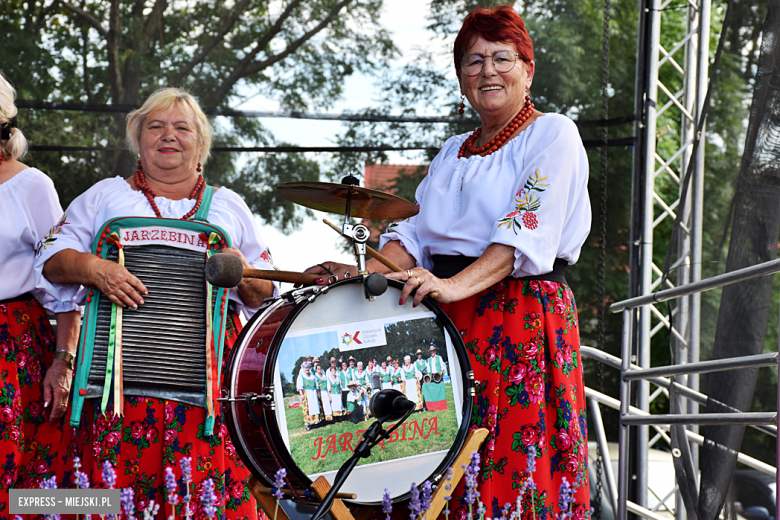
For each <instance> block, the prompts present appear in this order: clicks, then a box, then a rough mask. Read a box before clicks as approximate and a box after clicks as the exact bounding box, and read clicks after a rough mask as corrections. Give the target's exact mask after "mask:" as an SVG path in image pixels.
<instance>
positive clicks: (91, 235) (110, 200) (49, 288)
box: [35, 177, 279, 317]
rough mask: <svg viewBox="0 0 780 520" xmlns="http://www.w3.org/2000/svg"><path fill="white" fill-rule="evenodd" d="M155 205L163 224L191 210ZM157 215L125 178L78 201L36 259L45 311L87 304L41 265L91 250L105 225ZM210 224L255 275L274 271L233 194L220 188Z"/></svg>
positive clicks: (187, 205) (188, 204)
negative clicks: (59, 256) (46, 298)
mask: <svg viewBox="0 0 780 520" xmlns="http://www.w3.org/2000/svg"><path fill="white" fill-rule="evenodd" d="M154 201H155V202H156V203H157V207H158V208H159V209H160V213H161V214H162V216H163V218H177V219H178V218H181V216H182V215H184V214H185V213H187V212H188V211H189V210H190V209H192V206H193V204H194V203H195V202H194V200H192V199H182V200H170V199H166V198H164V197H155V199H154ZM154 216H155V215H154V210H153V209H152V207H151V205H150V204H149V201H148V200H146V197H145V196H144V194H143V193H141V192H140V191H135V190H133V189H132V188H131V187H130V185H129V184H128V183H127V181H125V180H124V179H123V178H121V177H114V178H113V179H105V180H102V181H100V182H98V183H97V184H95V185H94V186H92V187H91V188H90V189H88V190H87V191H85V192H84V193H83V194H81V195H79V196H78V197H77V198H76V199H75V200H74V201H73V202H72V203H71V205H70V206H68V209H67V210H66V211H65V216H64V217H63V218H64V219H65V223H64V224H63V225H62V226H61V228H60V230H61V232H60V233H59V234H58V235H57V241H56V242H54V243H53V244H51V245H49V246H48V247H47V248H46V249H45V250H44V251H43V252H42V254H41V255H40V256H39V257H38V258H37V259H36V263H35V267H36V284H37V286H38V287H39V288H40V289H43V290H45V291H46V292H47V293H49V294H50V295H52V296H51V299H50V300H49V301H46V302H43V303H44V306H46V307H47V308H51V309H52V310H55V309H56V308H57V307H59V306H61V305H63V304H65V303H69V304H70V303H79V304H83V302H84V299H85V296H86V294H85V290H84V288H83V287H81V286H78V285H58V284H53V283H50V282H49V281H48V280H47V279H46V278H45V277H43V275H42V274H41V271H42V269H43V264H44V262H46V260H48V259H49V258H51V257H52V256H53V255H54V254H55V253H58V252H59V251H62V250H64V249H74V250H76V251H80V252H82V253H85V252H90V251H91V250H92V242H93V241H94V239H95V236H96V235H97V234H98V233H99V232H100V230H101V229H102V227H103V224H104V223H105V222H106V221H107V220H109V219H112V218H117V217H154ZM208 221H209V222H210V223H212V224H215V225H217V226H219V227H221V228H222V229H224V230H225V231H226V232H227V233H228V235H230V239H231V240H232V242H233V247H235V248H237V249H238V250H240V251H241V253H243V255H244V257H246V259H247V261H248V262H249V263H250V264H252V266H253V267H255V268H257V269H273V268H274V266H273V264H272V260H271V256H270V253H269V252H268V247H266V245H265V243H264V242H263V240H262V239H261V238H260V233H259V226H258V225H257V222H256V221H255V218H254V216H253V215H252V212H251V211H250V210H249V207H248V206H247V205H246V203H245V202H244V200H243V199H242V198H241V197H240V196H239V195H238V194H237V193H235V192H234V191H231V190H229V189H227V188H220V189H219V190H217V191H216V192H215V193H214V197H213V198H212V200H211V207H210V209H209V215H208ZM278 294H279V287H278V284H274V296H278ZM230 299H231V300H233V301H234V302H236V304H237V310H238V312H241V311H243V312H244V313H245V314H246V315H247V317H250V316H251V315H252V314H254V312H256V311H257V309H253V308H250V307H246V306H244V304H243V302H242V301H241V297H240V296H239V294H238V289H231V290H230Z"/></svg>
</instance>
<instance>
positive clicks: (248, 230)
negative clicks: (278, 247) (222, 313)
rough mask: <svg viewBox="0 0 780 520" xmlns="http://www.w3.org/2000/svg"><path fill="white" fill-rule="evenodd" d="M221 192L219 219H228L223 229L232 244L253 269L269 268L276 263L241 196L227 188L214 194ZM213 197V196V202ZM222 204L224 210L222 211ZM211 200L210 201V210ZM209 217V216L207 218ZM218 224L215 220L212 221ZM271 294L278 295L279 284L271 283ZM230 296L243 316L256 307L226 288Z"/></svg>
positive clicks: (234, 291)
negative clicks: (246, 303)
mask: <svg viewBox="0 0 780 520" xmlns="http://www.w3.org/2000/svg"><path fill="white" fill-rule="evenodd" d="M220 192H223V193H222V197H223V198H220V199H219V216H220V217H221V218H228V219H230V220H231V222H230V226H227V227H226V229H228V230H229V233H230V238H231V239H232V241H233V247H235V248H236V249H238V250H239V251H241V254H243V255H244V258H246V260H247V262H249V263H250V264H251V265H252V267H254V268H255V269H265V270H273V269H276V266H274V264H273V259H272V258H271V252H270V250H269V249H268V246H267V245H266V244H265V242H264V241H263V239H262V238H261V237H260V226H259V225H258V223H257V220H256V219H255V217H254V215H253V214H252V211H251V210H250V209H249V206H247V205H246V202H244V199H242V198H241V197H240V196H239V195H238V194H237V193H236V192H234V191H232V190H229V189H227V188H220V189H219V192H217V193H218V194H219V193H220ZM216 200H217V199H215V202H216ZM225 207H226V208H227V210H228V211H224V209H225ZM213 209H215V208H214V203H212V210H213ZM209 220H211V218H209ZM215 223H217V224H218V222H216V221H215ZM273 286H274V296H279V294H280V292H279V284H278V283H277V282H274V283H273ZM230 299H231V300H233V301H235V302H236V303H237V304H238V306H239V309H238V310H239V311H242V310H243V311H244V313H245V314H246V315H247V317H251V316H252V315H253V314H254V313H255V312H257V309H256V308H252V307H247V306H246V305H244V304H243V302H242V301H241V299H240V297H239V295H238V289H231V290H230Z"/></svg>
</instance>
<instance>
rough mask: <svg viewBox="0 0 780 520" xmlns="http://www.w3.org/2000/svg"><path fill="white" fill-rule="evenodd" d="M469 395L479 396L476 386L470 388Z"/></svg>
mask: <svg viewBox="0 0 780 520" xmlns="http://www.w3.org/2000/svg"><path fill="white" fill-rule="evenodd" d="M469 395H470V396H471V397H476V396H477V389H476V388H474V387H473V386H472V387H471V388H469Z"/></svg>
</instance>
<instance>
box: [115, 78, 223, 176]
mask: <svg viewBox="0 0 780 520" xmlns="http://www.w3.org/2000/svg"><path fill="white" fill-rule="evenodd" d="M177 105H178V106H181V107H183V108H184V110H185V111H187V112H189V113H190V115H192V118H193V120H194V123H195V127H196V128H197V129H198V136H199V137H200V144H201V145H203V150H202V151H201V152H200V162H201V163H203V164H206V160H207V159H208V157H209V153H210V152H211V134H212V130H211V124H209V120H208V118H207V117H206V114H204V113H203V110H201V108H200V105H198V102H197V101H196V100H195V98H194V97H193V96H192V94H190V93H189V92H186V91H184V90H182V89H179V88H161V89H159V90H158V91H157V92H155V93H154V94H152V95H151V96H149V99H147V100H146V102H144V104H143V106H142V107H141V108H139V109H137V110H133V111H132V112H130V113H129V114H127V129H126V136H125V137H126V139H127V146H129V147H130V149H131V150H132V151H133V152H135V153H136V154H138V152H139V150H140V142H141V130H142V129H143V124H144V121H145V120H146V117H147V116H148V115H149V114H151V113H152V112H157V111H160V110H169V109H170V108H171V107H174V106H177Z"/></svg>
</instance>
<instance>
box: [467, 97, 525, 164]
mask: <svg viewBox="0 0 780 520" xmlns="http://www.w3.org/2000/svg"><path fill="white" fill-rule="evenodd" d="M533 113H534V104H533V103H531V96H525V103H524V104H523V108H521V109H520V112H518V113H517V115H516V116H515V117H514V118H513V119H512V120H511V121H510V122H509V124H508V125H506V126H505V127H504V129H503V130H501V131H500V132H499V133H498V135H496V136H495V137H494V138H493V139H491V140H490V141H489V142H487V143H486V144H483V145H482V146H480V147H476V146H474V141H476V140H477V139H479V136H480V135H482V127H479V128H477V129H476V130H475V131H474V132H473V133H472V134H471V135H470V136H468V137H467V138H466V140H465V141H463V144H462V145H461V147H460V150H459V151H458V159H461V158H463V156H464V155H465V154H466V149H468V151H469V153H470V154H471V155H481V156H483V157H485V156H488V155H490V154H492V153H494V152H497V151H498V150H499V148H501V147H502V146H504V144H506V142H507V141H508V140H509V137H510V136H511V135H512V134H513V133H515V131H516V130H517V129H518V128H520V127H521V126H523V123H525V122H526V121H527V120H528V118H529V117H531V115H532V114H533Z"/></svg>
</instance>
